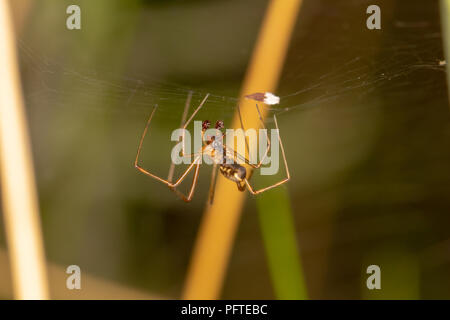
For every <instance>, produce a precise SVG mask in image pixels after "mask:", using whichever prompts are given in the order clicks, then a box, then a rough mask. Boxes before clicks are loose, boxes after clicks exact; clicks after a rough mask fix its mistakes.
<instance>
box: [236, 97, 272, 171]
mask: <svg viewBox="0 0 450 320" xmlns="http://www.w3.org/2000/svg"><path fill="white" fill-rule="evenodd" d="M237 107H238V114H239V121H240V122H241V128H242V130H243V131H244V133H245V128H244V124H243V122H242V115H241V108H240V106H239V104H238V105H237ZM256 110H257V111H258V115H259V120H260V121H261V125H262V127H263V128H264V133H265V135H266V141H267V147H266V151H265V153H264V156H263V157H262V158H261V159H260V160H259V163H258V164H256V165H254V164H251V163H250V161H249V160H248V159H247V158H246V157H244V156H242V155H240V154H238V153H237V152H236V151H234V153H235V156H237V157H239V158H240V159H241V160H242V161H245V163H247V164H248V165H250V166H251V167H252V168H253V169H258V168H260V167H261V165H262V163H263V161H264V160H265V159H266V157H267V154H268V153H269V150H270V139H269V137H268V136H267V128H266V125H265V124H264V121H263V119H262V116H261V112H260V111H259V108H258V104H256ZM244 140H245V146H246V148H247V153H248V154H249V155H250V150H249V146H248V141H247V140H248V137H247V136H246V135H245V134H244ZM242 158H244V159H242Z"/></svg>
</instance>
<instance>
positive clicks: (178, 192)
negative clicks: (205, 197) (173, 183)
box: [169, 163, 200, 202]
mask: <svg viewBox="0 0 450 320" xmlns="http://www.w3.org/2000/svg"><path fill="white" fill-rule="evenodd" d="M199 169H200V163H197V164H196V165H195V171H194V177H193V178H192V184H191V189H190V190H189V194H188V196H185V195H184V194H183V193H182V192H180V191H178V190H177V189H175V188H171V187H169V189H170V190H172V191H173V192H174V193H175V194H176V195H177V196H178V197H180V198H181V199H182V200H183V201H184V202H190V201H191V200H192V197H193V196H194V191H195V187H196V186H197V182H198V176H199V173H200V171H199Z"/></svg>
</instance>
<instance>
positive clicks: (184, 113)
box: [167, 91, 192, 182]
mask: <svg viewBox="0 0 450 320" xmlns="http://www.w3.org/2000/svg"><path fill="white" fill-rule="evenodd" d="M191 98H192V91H189V93H188V96H187V98H186V103H185V104H184V111H183V116H182V117H181V123H180V127H182V126H183V124H184V123H185V122H186V118H187V113H188V110H189V105H190V104H191ZM182 152H183V157H184V156H185V154H184V141H183V149H182ZM188 156H189V157H190V155H188ZM174 172H175V164H174V163H173V162H172V163H171V164H170V168H169V173H168V175H167V181H170V182H172V178H173V173H174Z"/></svg>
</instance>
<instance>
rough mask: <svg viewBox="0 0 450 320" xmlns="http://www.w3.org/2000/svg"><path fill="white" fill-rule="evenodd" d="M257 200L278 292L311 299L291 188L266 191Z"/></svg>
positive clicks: (280, 296) (291, 297)
mask: <svg viewBox="0 0 450 320" xmlns="http://www.w3.org/2000/svg"><path fill="white" fill-rule="evenodd" d="M257 203H258V209H259V218H260V219H259V220H260V225H261V233H262V236H263V240H264V246H265V250H266V255H267V260H268V264H269V270H270V274H271V278H272V284H273V286H274V290H275V296H276V297H277V299H286V300H296V299H299V300H300V299H307V298H308V297H307V290H306V285H305V280H304V277H303V271H302V265H301V259H300V256H299V250H298V247H297V241H296V237H295V227H294V219H293V216H292V210H291V207H290V199H289V195H288V192H287V190H286V189H285V188H282V187H281V188H275V189H273V190H270V191H268V192H265V193H263V194H261V195H260V196H259V197H258V201H257Z"/></svg>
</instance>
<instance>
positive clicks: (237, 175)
mask: <svg viewBox="0 0 450 320" xmlns="http://www.w3.org/2000/svg"><path fill="white" fill-rule="evenodd" d="M220 173H222V174H223V175H224V176H225V178H227V179H230V180H231V181H235V182H241V181H243V180H244V179H245V177H246V175H247V171H246V169H245V167H243V166H241V165H239V164H228V163H224V164H221V165H220Z"/></svg>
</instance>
